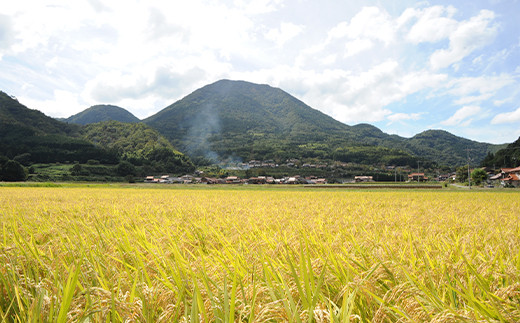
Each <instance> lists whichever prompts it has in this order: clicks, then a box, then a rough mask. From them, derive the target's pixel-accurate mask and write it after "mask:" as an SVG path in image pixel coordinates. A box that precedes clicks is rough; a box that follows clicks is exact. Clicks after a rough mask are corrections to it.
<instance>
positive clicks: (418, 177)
mask: <svg viewBox="0 0 520 323" xmlns="http://www.w3.org/2000/svg"><path fill="white" fill-rule="evenodd" d="M427 180H428V177H426V176H424V173H411V174H410V175H408V181H410V182H424V181H427Z"/></svg>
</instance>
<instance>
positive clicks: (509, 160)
mask: <svg viewBox="0 0 520 323" xmlns="http://www.w3.org/2000/svg"><path fill="white" fill-rule="evenodd" d="M481 165H482V166H484V167H492V168H500V167H502V168H507V167H511V168H514V167H518V166H520V137H519V138H518V139H517V140H516V141H515V142H513V143H511V144H509V145H507V147H505V148H503V149H500V150H498V151H497V152H496V153H494V154H493V153H488V154H487V156H486V157H485V158H484V160H483V161H482V163H481Z"/></svg>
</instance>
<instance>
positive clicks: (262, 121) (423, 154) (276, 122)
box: [143, 80, 495, 167]
mask: <svg viewBox="0 0 520 323" xmlns="http://www.w3.org/2000/svg"><path fill="white" fill-rule="evenodd" d="M143 122H145V123H147V124H149V125H150V126H152V127H153V128H155V129H157V130H158V131H159V132H160V133H161V134H163V135H164V136H165V137H166V138H168V139H169V140H170V141H171V142H172V143H173V145H174V146H175V147H177V148H179V149H180V150H181V151H183V152H184V153H186V154H187V155H189V156H190V157H191V158H192V159H193V160H194V161H195V162H196V163H197V164H210V163H214V162H219V161H229V160H236V159H241V160H246V161H247V160H252V159H261V160H267V159H273V160H276V161H278V162H283V161H285V160H287V159H290V158H297V159H303V158H318V159H321V160H330V161H332V160H343V161H352V162H353V161H354V160H356V159H357V160H363V162H368V163H371V164H377V163H379V162H380V161H387V162H389V163H395V164H396V165H400V166H405V165H415V164H417V162H416V160H417V159H418V158H420V159H421V160H422V161H430V163H431V162H433V163H436V164H438V165H448V166H452V167H454V166H460V165H463V164H464V163H465V162H466V151H465V150H464V149H466V148H470V149H472V157H473V158H475V159H476V160H479V161H480V160H482V159H483V158H484V157H485V156H486V154H487V153H488V152H489V151H491V150H493V149H495V146H494V145H490V144H485V143H478V142H475V141H471V140H467V139H463V138H460V137H456V136H454V135H451V134H449V133H447V132H445V131H439V130H430V131H426V132H424V133H421V134H418V135H417V136H415V137H413V138H410V139H406V138H402V137H399V136H396V135H388V134H385V133H383V132H382V131H381V130H380V129H378V128H376V127H374V126H371V125H368V124H359V125H356V126H348V125H346V124H343V123H341V122H339V121H336V120H334V119H333V118H331V117H329V116H327V115H325V114H323V113H321V112H319V111H317V110H314V109H312V108H311V107H309V106H307V105H305V104H304V103H303V102H301V101H299V100H298V99H296V98H294V97H293V96H291V95H289V94H287V93H285V92H284V91H282V90H280V89H276V88H272V87H270V86H268V85H257V84H252V83H248V82H242V81H228V80H222V81H218V82H216V83H214V84H210V85H207V86H205V87H203V88H201V89H199V90H197V91H195V92H193V93H191V94H190V95H188V96H186V97H185V98H183V99H182V100H180V101H177V102H175V103H174V104H172V105H170V106H169V107H167V108H165V109H163V110H162V111H160V112H158V113H156V114H155V115H153V116H151V117H149V118H147V119H145V120H143ZM381 147H385V149H381ZM345 150H353V151H357V152H361V151H362V152H363V153H365V154H366V155H365V156H361V155H360V154H358V153H354V154H349V153H346V154H345V153H344V151H345ZM389 152H390V156H388V155H387V153H389ZM350 157H352V158H353V159H352V160H351V159H350ZM339 158H341V159H339ZM347 159H348V160H347ZM400 163H408V164H400Z"/></svg>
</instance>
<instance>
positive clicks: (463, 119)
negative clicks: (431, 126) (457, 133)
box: [441, 105, 482, 126]
mask: <svg viewBox="0 0 520 323" xmlns="http://www.w3.org/2000/svg"><path fill="white" fill-rule="evenodd" d="M481 111H482V109H481V108H480V107H479V106H471V105H469V106H464V107H462V108H460V109H459V110H457V111H456V112H455V113H454V114H453V115H452V116H451V117H449V118H448V119H447V120H444V121H442V122H441V124H442V125H445V126H457V125H468V124H470V123H471V121H472V120H473V117H475V116H476V115H477V114H479V113H481Z"/></svg>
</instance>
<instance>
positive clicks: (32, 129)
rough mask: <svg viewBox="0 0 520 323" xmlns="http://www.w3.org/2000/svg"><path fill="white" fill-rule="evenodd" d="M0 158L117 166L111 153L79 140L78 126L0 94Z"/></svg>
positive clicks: (115, 158) (79, 131)
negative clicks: (96, 162)
mask: <svg viewBox="0 0 520 323" xmlns="http://www.w3.org/2000/svg"><path fill="white" fill-rule="evenodd" d="M0 155H3V156H6V157H8V158H10V159H15V158H16V157H18V159H20V160H23V161H24V162H25V163H54V162H66V161H70V162H72V161H80V162H86V161H87V160H89V159H97V160H99V161H101V162H104V163H109V164H110V163H117V157H116V156H115V155H114V154H112V153H111V152H108V151H105V150H104V149H102V148H99V147H96V146H95V145H93V144H92V143H91V142H88V141H87V140H85V139H82V138H81V127H80V126H78V125H70V124H66V123H63V122H60V121H57V120H54V119H53V118H51V117H48V116H46V115H45V114H43V113H42V112H40V111H37V110H32V109H29V108H27V107H26V106H24V105H22V104H21V103H20V102H18V100H17V99H16V98H14V97H11V96H9V95H7V94H6V93H4V92H1V91H0Z"/></svg>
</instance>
